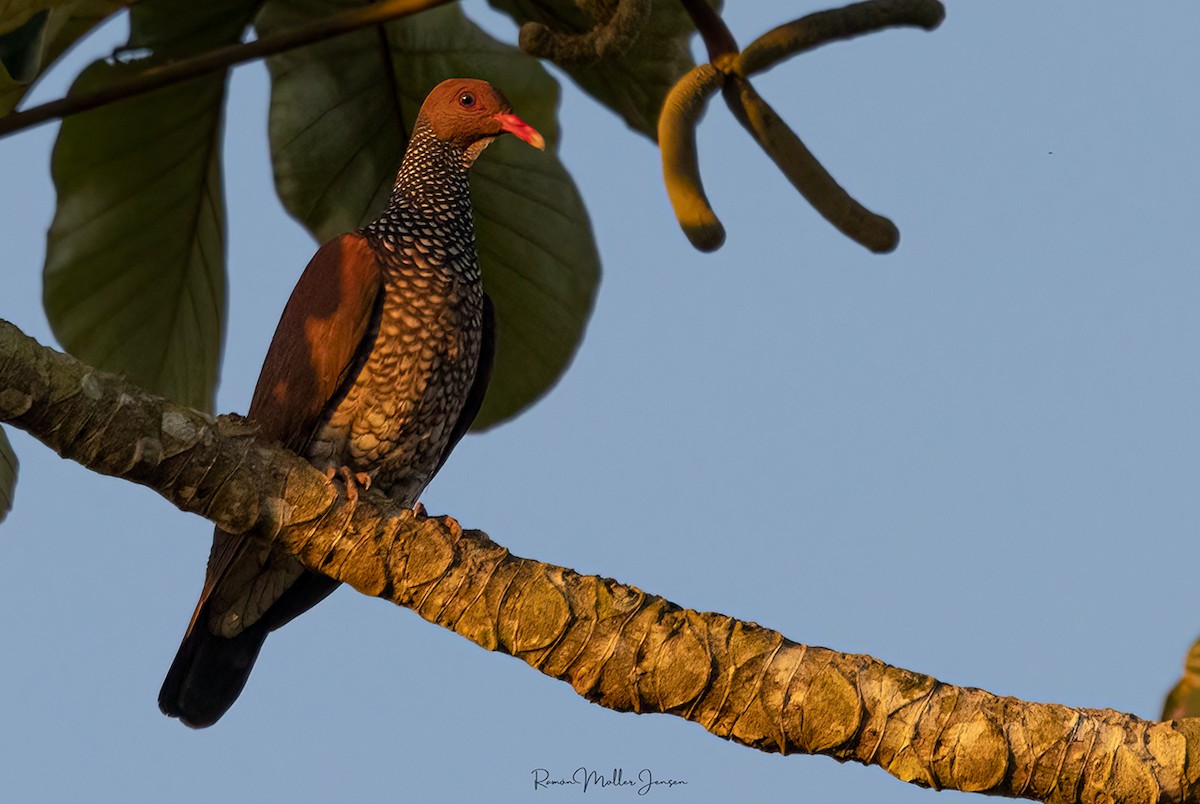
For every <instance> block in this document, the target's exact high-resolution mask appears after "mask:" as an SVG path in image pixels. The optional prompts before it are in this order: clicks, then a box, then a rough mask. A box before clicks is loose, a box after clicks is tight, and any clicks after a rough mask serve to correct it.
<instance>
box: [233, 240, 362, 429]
mask: <svg viewBox="0 0 1200 804" xmlns="http://www.w3.org/2000/svg"><path fill="white" fill-rule="evenodd" d="M382 284H383V275H382V273H381V272H380V268H379V262H378V260H377V259H376V257H375V252H374V250H373V249H372V248H371V246H370V245H369V244H368V243H367V239H366V238H365V237H363V236H362V235H360V234H346V235H342V236H341V237H338V238H336V239H334V240H331V241H329V242H328V243H326V244H325V245H324V246H322V247H321V249H320V251H318V252H317V253H316V255H315V256H314V257H313V258H312V260H311V261H309V263H308V267H307V268H305V269H304V273H303V274H301V275H300V281H299V282H297V283H296V288H295V289H294V290H293V291H292V296H291V298H289V299H288V303H287V306H286V307H284V308H283V315H282V317H280V319H279V326H278V327H276V329H275V337H274V338H272V339H271V346H270V348H268V349H267V356H266V358H265V359H264V360H263V367H262V371H261V372H260V373H259V375H258V385H257V386H255V388H254V398H253V399H252V400H251V402H250V418H251V419H253V420H254V421H255V422H256V423H257V424H258V426H259V428H260V434H261V435H260V437H261V438H262V439H263V440H264V441H281V442H283V443H284V444H285V445H286V446H288V447H289V448H290V449H293V450H299V449H302V448H303V447H304V446H305V445H306V444H308V441H309V439H310V438H311V437H312V434H313V430H314V429H315V428H316V426H317V424H318V420H319V419H320V417H321V413H322V411H324V410H325V406H326V405H327V404H328V403H329V400H330V399H332V398H333V395H334V394H335V393H336V392H337V390H338V388H340V387H341V385H342V383H343V382H344V381H345V379H346V375H347V374H348V373H349V372H350V369H351V368H353V366H354V362H355V356H356V355H357V354H358V351H359V345H360V344H361V343H362V340H363V337H364V336H365V335H366V332H367V328H368V326H369V325H370V323H371V317H372V313H373V312H374V311H375V304H376V301H377V300H378V298H379V289H380V287H381V286H382Z"/></svg>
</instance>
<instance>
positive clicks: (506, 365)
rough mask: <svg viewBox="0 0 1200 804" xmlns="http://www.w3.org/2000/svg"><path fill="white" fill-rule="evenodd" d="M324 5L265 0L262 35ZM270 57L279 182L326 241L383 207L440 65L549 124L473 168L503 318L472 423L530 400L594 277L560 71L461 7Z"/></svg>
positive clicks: (580, 318) (561, 349)
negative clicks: (534, 142)
mask: <svg viewBox="0 0 1200 804" xmlns="http://www.w3.org/2000/svg"><path fill="white" fill-rule="evenodd" d="M327 13H329V4H327V3H323V2H316V0H301V1H300V2H290V1H289V2H270V3H268V4H267V5H266V7H265V8H264V11H263V14H262V15H261V16H260V18H259V20H258V27H259V30H260V32H261V33H263V34H266V33H269V32H272V31H275V30H278V29H282V28H285V27H288V26H291V25H295V24H298V23H301V22H306V21H309V20H310V19H312V18H317V17H319V16H321V15H323V14H327ZM269 66H270V69H271V77H272V82H273V90H272V98H271V148H272V155H273V159H274V163H275V178H276V183H277V187H278V190H279V195H280V197H281V198H282V199H283V202H284V205H285V206H286V207H287V208H288V209H289V210H290V211H291V212H292V214H294V215H295V216H296V217H297V218H299V219H300V220H301V221H302V222H303V223H304V224H305V226H307V227H308V228H309V229H310V230H311V231H312V232H313V233H314V234H315V235H316V236H317V237H318V238H319V239H321V240H326V239H328V238H330V237H333V236H334V235H337V234H340V233H342V232H345V231H349V230H352V229H355V228H358V227H359V226H361V225H363V224H365V223H367V222H369V221H370V220H371V219H372V218H373V217H374V216H376V215H377V214H378V213H379V212H380V211H381V210H382V209H383V207H384V205H385V204H386V202H387V198H388V194H389V192H390V189H391V184H392V180H393V178H394V176H395V172H396V168H397V167H398V166H399V164H400V158H401V156H402V153H403V149H404V143H405V141H406V137H407V134H408V129H409V127H410V126H411V125H412V122H413V120H414V119H415V118H416V115H417V110H418V109H419V108H420V105H421V102H422V100H424V97H425V94H426V93H427V92H428V91H429V90H430V89H431V88H432V87H433V86H434V85H435V84H437V83H438V82H439V81H441V80H442V79H444V78H449V77H453V76H478V77H483V78H487V79H488V80H490V81H492V82H493V83H495V84H496V85H497V86H498V87H500V88H501V89H502V90H503V91H504V93H505V94H506V95H507V96H508V98H509V100H511V101H512V103H513V106H514V108H515V109H516V110H517V112H518V113H519V114H520V115H521V116H522V117H523V118H524V119H526V120H527V121H529V122H530V123H531V124H532V125H534V126H535V127H537V128H538V129H539V130H540V131H541V132H542V133H543V134H544V135H545V137H546V142H547V148H546V152H545V153H541V152H539V151H536V150H534V149H532V148H529V147H528V146H526V145H525V144H524V143H521V142H518V141H517V140H515V139H513V138H507V137H506V138H502V139H501V140H500V141H499V142H497V143H496V144H495V145H493V146H492V147H491V148H489V149H488V150H487V152H486V153H485V154H484V155H483V157H482V158H480V160H479V162H477V163H476V165H475V168H474V171H473V176H472V180H471V184H472V198H473V201H474V207H475V220H476V229H477V235H478V244H479V255H480V264H481V267H482V270H483V277H484V279H483V281H484V286H485V288H486V289H487V292H488V293H489V295H491V297H492V299H493V301H494V302H495V304H496V317H497V322H498V328H499V331H498V336H497V355H496V367H495V371H494V373H493V375H492V382H491V386H490V388H489V390H488V395H487V398H486V400H485V402H484V406H483V410H482V411H481V413H480V415H479V418H478V419H477V420H476V426H477V427H487V426H489V425H492V424H495V423H497V422H499V421H502V420H504V419H507V418H509V417H511V416H514V415H516V413H518V412H519V411H520V410H522V409H523V408H525V407H526V406H528V405H529V404H531V403H532V402H533V401H534V400H535V399H536V398H537V397H539V396H540V395H541V394H543V393H544V392H545V391H546V390H547V389H548V388H549V387H550V386H551V385H552V384H553V383H554V382H555V380H557V379H558V377H559V376H560V375H561V374H562V372H563V370H564V369H565V368H566V366H567V364H568V363H569V362H570V359H571V356H572V355H573V354H574V352H575V349H576V347H577V345H578V343H579V340H580V339H581V338H582V336H583V329H584V326H585V324H586V323H587V319H588V316H589V315H590V313H591V308H592V302H593V300H594V298H595V293H596V288H597V285H598V283H599V276H600V266H599V258H598V256H597V254H596V247H595V243H594V241H593V238H592V231H591V225H590V223H589V221H588V217H587V212H586V210H585V209H584V206H583V202H582V200H581V199H580V197H579V193H578V191H577V190H576V189H575V185H574V183H573V182H572V181H571V178H570V176H569V175H568V174H567V172H566V170H565V169H564V168H563V166H562V164H561V163H560V162H559V161H558V159H557V158H556V157H555V156H554V151H555V148H556V144H557V140H558V126H557V122H556V120H555V110H556V107H557V104H558V87H557V85H556V84H555V82H554V80H553V79H552V78H551V77H550V76H549V75H547V74H546V72H545V71H544V70H543V69H542V67H541V66H540V65H539V64H538V63H537V62H536V60H534V59H532V58H530V57H528V56H526V55H525V54H523V53H521V52H520V51H519V50H517V49H516V48H513V47H511V46H508V45H504V44H502V43H500V42H497V41H496V40H494V39H492V38H491V37H490V36H488V35H487V34H485V33H484V32H483V31H481V30H480V29H479V28H477V27H476V26H475V25H473V24H472V23H470V22H469V21H468V20H467V19H466V17H464V16H463V14H462V12H461V11H459V9H458V8H457V6H446V7H442V8H438V9H436V10H433V11H426V12H424V13H422V14H419V15H416V16H414V17H410V18H406V19H403V20H399V21H396V22H393V23H389V24H388V25H387V26H386V28H385V29H384V30H383V31H382V32H381V31H380V30H378V29H376V30H370V31H362V32H359V33H355V34H350V35H348V36H343V37H339V38H338V39H335V40H331V41H328V42H324V43H321V44H319V45H314V46H312V47H309V48H305V49H303V50H300V51H296V52H293V53H289V54H285V55H282V56H277V57H275V58H273V59H271V60H270V62H269Z"/></svg>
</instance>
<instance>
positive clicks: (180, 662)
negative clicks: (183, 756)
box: [158, 603, 269, 729]
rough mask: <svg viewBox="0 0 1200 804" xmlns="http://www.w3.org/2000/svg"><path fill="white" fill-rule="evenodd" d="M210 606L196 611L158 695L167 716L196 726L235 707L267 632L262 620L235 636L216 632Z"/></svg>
mask: <svg viewBox="0 0 1200 804" xmlns="http://www.w3.org/2000/svg"><path fill="white" fill-rule="evenodd" d="M207 608H208V604H207V603H205V604H204V605H203V606H201V608H200V610H199V611H197V612H196V615H197V616H196V618H195V619H194V620H193V623H192V627H190V628H189V629H188V632H187V634H186V635H185V636H184V638H183V643H182V644H180V646H179V651H178V652H177V653H176V654H175V661H173V662H171V669H170V670H168V671H167V678H166V680H165V681H163V685H162V689H161V690H159V693H158V708H159V709H161V710H162V711H163V714H164V715H169V716H171V717H177V718H179V719H180V721H182V722H183V723H184V724H185V725H187V726H191V727H192V728H193V729H202V728H204V727H206V726H211V725H212V724H214V723H216V722H217V720H219V719H220V717H221V715H223V714H225V712H226V711H228V709H229V707H231V706H233V702H234V701H236V700H237V697H238V695H240V694H241V693H242V688H243V687H245V686H246V679H248V678H249V677H250V671H251V670H252V669H254V660H255V659H257V658H258V652H259V650H260V649H261V648H262V645H263V642H264V641H266V638H267V633H268V631H269V629H268V628H267V624H266V622H264V621H263V620H259V621H258V622H257V623H255V624H254V625H252V626H250V627H249V628H247V629H246V630H244V631H242V632H241V633H240V634H238V635H237V636H235V637H221V636H217V635H216V634H214V633H212V632H211V631H210V630H209V629H208V622H207V621H208V616H207V615H208V611H207Z"/></svg>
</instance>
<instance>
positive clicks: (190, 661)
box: [158, 571, 338, 729]
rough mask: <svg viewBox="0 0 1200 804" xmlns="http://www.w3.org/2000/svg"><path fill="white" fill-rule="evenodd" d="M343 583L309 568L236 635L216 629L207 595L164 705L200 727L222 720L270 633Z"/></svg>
mask: <svg viewBox="0 0 1200 804" xmlns="http://www.w3.org/2000/svg"><path fill="white" fill-rule="evenodd" d="M337 587H338V582H337V581H335V580H333V579H332V578H329V577H326V576H325V575H321V574H320V573H317V572H312V571H305V572H304V573H302V574H301V575H300V577H299V578H297V579H296V581H295V582H294V583H293V584H292V585H291V586H290V587H289V588H288V589H287V591H285V592H284V593H283V594H282V595H281V596H280V597H279V599H278V600H276V601H275V602H274V603H273V604H271V607H270V608H269V609H267V611H266V612H264V613H263V615H262V617H261V618H259V620H258V621H257V622H255V623H253V624H251V625H250V626H248V627H247V628H246V629H245V630H243V631H242V632H241V633H240V634H238V635H237V636H234V637H222V636H217V635H216V634H214V633H212V631H211V630H210V629H209V627H208V620H209V617H208V606H209V602H208V599H207V598H206V599H204V600H202V602H201V603H200V605H199V606H198V607H197V608H196V613H195V614H194V615H193V616H192V622H191V624H190V625H189V626H188V630H187V633H186V634H185V635H184V637H183V642H182V644H180V646H179V651H178V652H177V653H176V654H175V661H173V662H171V669H170V670H168V671H167V677H166V680H164V681H163V685H162V689H161V690H159V693H158V708H159V709H161V710H162V711H163V714H164V715H169V716H170V717H177V718H179V719H180V720H181V721H182V722H183V723H184V724H185V725H187V726H191V727H192V728H194V729H202V728H204V727H206V726H211V725H212V724H214V723H216V722H217V721H218V720H219V719H220V718H221V715H223V714H225V713H226V712H227V711H228V710H229V707H231V706H233V702H234V701H236V700H237V698H238V696H239V695H241V693H242V688H243V687H245V686H246V679H248V678H249V677H250V671H251V670H253V669H254V660H255V659H257V658H258V652H259V650H261V649H262V646H263V642H264V641H266V638H267V634H269V633H271V632H272V631H274V630H275V629H276V628H281V627H283V626H284V625H286V624H287V623H289V622H291V621H292V620H293V619H294V618H296V617H298V616H299V615H301V614H303V613H304V612H306V611H308V610H309V609H310V608H312V607H313V606H315V605H317V603H319V602H321V601H322V600H324V599H325V598H326V597H327V596H328V595H329V593H330V592H332V591H333V590H334V589H336V588H337Z"/></svg>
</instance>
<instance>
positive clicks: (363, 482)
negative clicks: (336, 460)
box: [325, 466, 371, 502]
mask: <svg viewBox="0 0 1200 804" xmlns="http://www.w3.org/2000/svg"><path fill="white" fill-rule="evenodd" d="M338 476H340V477H341V478H342V482H343V483H345V484H346V497H347V498H349V500H350V502H358V488H359V486H362V489H363V491H367V490H368V489H370V488H371V476H370V475H369V474H367V473H366V472H355V471H354V470H353V469H351V468H350V467H349V466H341V467H339V468H337V469H334V468H333V467H332V466H330V467H328V468H326V469H325V478H326V479H327V480H328V481H329V482H330V483H332V482H333V479H334V478H335V477H338Z"/></svg>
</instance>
